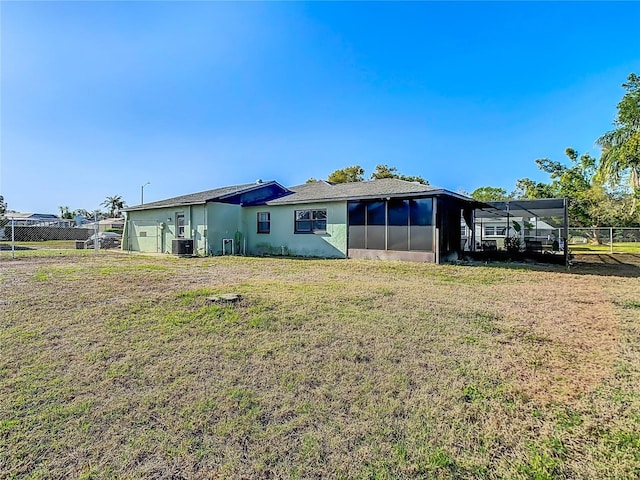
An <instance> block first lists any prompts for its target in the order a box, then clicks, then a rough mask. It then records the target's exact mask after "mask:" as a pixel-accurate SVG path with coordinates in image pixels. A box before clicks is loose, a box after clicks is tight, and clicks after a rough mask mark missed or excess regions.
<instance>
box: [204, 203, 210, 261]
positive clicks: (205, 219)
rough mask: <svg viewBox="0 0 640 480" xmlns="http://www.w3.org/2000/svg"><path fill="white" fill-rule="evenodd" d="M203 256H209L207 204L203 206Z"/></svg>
mask: <svg viewBox="0 0 640 480" xmlns="http://www.w3.org/2000/svg"><path fill="white" fill-rule="evenodd" d="M203 233H204V255H205V256H207V255H209V203H205V204H204V232H203Z"/></svg>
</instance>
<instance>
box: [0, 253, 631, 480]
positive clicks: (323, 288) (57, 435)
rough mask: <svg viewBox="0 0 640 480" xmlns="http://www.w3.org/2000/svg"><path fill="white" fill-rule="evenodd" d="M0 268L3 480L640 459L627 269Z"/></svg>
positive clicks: (419, 470) (620, 470)
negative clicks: (233, 296)
mask: <svg viewBox="0 0 640 480" xmlns="http://www.w3.org/2000/svg"><path fill="white" fill-rule="evenodd" d="M0 269H1V270H0V282H1V283H0V300H1V302H0V303H1V307H2V311H3V320H2V323H1V324H0V397H1V398H2V399H3V401H2V402H0V472H4V473H3V474H2V475H4V476H6V477H8V478H13V477H15V478H23V477H26V478H60V477H81V478H123V477H124V478H211V477H212V476H218V477H219V478H267V477H271V478H311V477H330V478H505V477H507V478H556V477H560V478H562V477H566V478H576V477H577V478H603V477H615V478H631V477H633V475H635V473H637V471H638V469H640V457H639V456H638V454H637V452H638V447H639V446H640V444H638V441H640V440H639V439H640V433H639V432H640V427H639V425H640V390H639V388H638V384H640V383H639V382H638V380H639V379H640V378H639V375H638V372H639V371H640V370H639V368H640V356H639V353H638V352H639V349H638V346H639V345H640V330H639V328H638V326H637V325H638V320H640V309H639V308H637V307H636V303H635V302H639V301H640V298H638V297H637V292H638V291H640V288H639V287H640V284H639V281H638V278H637V277H633V276H628V275H625V276H621V277H616V276H615V275H612V274H611V271H610V270H607V272H606V275H605V276H598V275H597V273H598V271H597V267H596V266H593V265H591V266H585V267H584V268H582V267H577V268H576V269H575V271H571V272H566V271H565V270H563V269H560V268H557V267H549V269H548V270H545V269H542V268H539V267H531V266H526V267H523V266H520V267H514V266H503V267H497V266H451V265H450V266H435V265H424V264H414V263H402V262H368V261H351V260H349V261H321V260H295V259H260V258H234V257H223V258H205V259H176V258H168V257H144V256H126V255H117V254H109V255H102V256H97V257H78V256H65V255H62V256H60V255H57V254H56V256H54V257H41V256H38V257H36V256H33V257H29V256H23V257H21V258H19V259H18V260H15V261H10V260H8V259H0ZM219 293H239V294H240V295H242V301H240V302H238V303H235V304H218V303H211V302H209V301H208V300H207V297H209V296H211V295H215V294H219Z"/></svg>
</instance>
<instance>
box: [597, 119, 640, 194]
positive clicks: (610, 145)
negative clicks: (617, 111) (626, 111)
mask: <svg viewBox="0 0 640 480" xmlns="http://www.w3.org/2000/svg"><path fill="white" fill-rule="evenodd" d="M596 142H597V144H598V145H600V147H601V148H602V156H601V157H600V174H601V175H602V176H603V177H604V178H606V179H608V180H610V181H612V182H619V181H620V179H621V177H622V176H623V174H625V173H629V181H630V182H631V187H632V188H633V189H634V190H637V189H639V188H640V129H638V130H636V131H634V130H633V129H632V128H624V127H622V128H618V129H616V130H612V131H610V132H607V133H605V134H604V135H602V136H601V137H600V138H598V140H597V141H596Z"/></svg>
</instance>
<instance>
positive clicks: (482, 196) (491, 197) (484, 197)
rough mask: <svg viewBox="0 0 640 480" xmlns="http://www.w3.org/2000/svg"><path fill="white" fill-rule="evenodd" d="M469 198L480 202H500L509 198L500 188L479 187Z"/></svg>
mask: <svg viewBox="0 0 640 480" xmlns="http://www.w3.org/2000/svg"><path fill="white" fill-rule="evenodd" d="M470 196H471V198H474V199H476V200H479V201H481V202H500V201H502V200H508V199H509V198H510V197H509V195H507V191H506V190H505V189H504V188H500V187H479V188H476V189H475V190H474V191H473V192H471V195H470Z"/></svg>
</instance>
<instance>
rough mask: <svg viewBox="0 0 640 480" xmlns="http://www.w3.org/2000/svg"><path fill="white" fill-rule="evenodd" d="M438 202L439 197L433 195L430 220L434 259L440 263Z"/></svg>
mask: <svg viewBox="0 0 640 480" xmlns="http://www.w3.org/2000/svg"><path fill="white" fill-rule="evenodd" d="M438 203H439V199H438V197H433V213H432V214H431V215H432V217H433V218H432V219H431V222H432V223H433V225H434V228H433V248H434V250H435V252H434V253H435V255H434V257H435V260H436V263H440V226H439V225H438V223H437V221H438Z"/></svg>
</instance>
